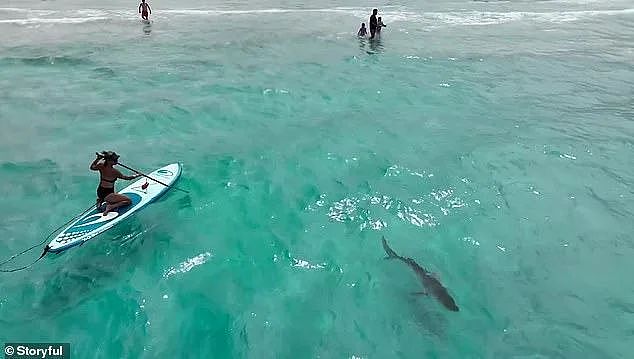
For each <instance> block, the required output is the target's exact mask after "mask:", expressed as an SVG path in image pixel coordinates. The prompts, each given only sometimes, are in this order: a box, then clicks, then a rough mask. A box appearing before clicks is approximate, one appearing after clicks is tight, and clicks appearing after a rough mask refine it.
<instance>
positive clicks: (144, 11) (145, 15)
mask: <svg viewBox="0 0 634 359" xmlns="http://www.w3.org/2000/svg"><path fill="white" fill-rule="evenodd" d="M148 10H149V11H150V14H151V13H152V9H151V8H150V4H146V3H145V0H141V3H140V4H139V13H140V14H141V18H142V19H143V20H146V21H149V20H148Z"/></svg>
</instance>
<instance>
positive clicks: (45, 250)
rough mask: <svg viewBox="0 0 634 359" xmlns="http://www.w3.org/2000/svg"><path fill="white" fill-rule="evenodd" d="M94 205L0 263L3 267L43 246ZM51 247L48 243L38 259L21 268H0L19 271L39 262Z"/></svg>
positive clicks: (1, 271)
mask: <svg viewBox="0 0 634 359" xmlns="http://www.w3.org/2000/svg"><path fill="white" fill-rule="evenodd" d="M93 207H95V205H94V204H91V205H90V207H88V208H86V209H85V210H84V211H83V212H81V213H80V214H78V215H76V216H75V217H73V218H71V219H70V220H69V221H68V222H66V223H64V224H62V225H61V226H59V227H57V228H56V229H55V230H54V231H53V232H51V233H49V235H48V236H46V238H44V240H43V241H41V242H40V243H38V244H36V245H33V246H32V247H29V248H27V249H25V250H23V251H22V252H20V253H18V254H14V255H12V256H11V257H10V258H9V259H7V260H5V261H4V262H2V263H0V267H2V266H3V265H5V264H7V263H9V262H11V261H12V260H14V259H15V258H17V257H19V256H21V255H23V254H24V253H27V252H29V251H31V250H32V249H34V248H37V247H39V246H41V245H42V244H44V243H46V241H48V240H49V239H50V238H51V236H52V235H53V234H55V233H57V231H59V230H60V229H62V228H63V227H65V226H67V225H68V224H69V223H70V222H72V221H74V220H75V219H77V218H78V217H81V216H83V215H84V214H85V213H86V212H88V211H89V210H91V209H92V208H93ZM48 250H49V247H48V244H47V245H46V247H44V251H43V252H42V255H40V257H39V258H38V259H36V260H35V261H34V262H33V263H31V264H29V265H26V266H24V267H21V268H13V269H0V273H12V272H17V271H21V270H24V269H27V268H30V267H31V266H33V265H34V264H35V263H37V262H38V261H39V260H40V259H42V258H44V255H46V253H48Z"/></svg>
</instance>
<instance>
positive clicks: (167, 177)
mask: <svg viewBox="0 0 634 359" xmlns="http://www.w3.org/2000/svg"><path fill="white" fill-rule="evenodd" d="M180 174H181V165H180V164H178V163H172V164H169V165H167V166H165V167H161V168H159V169H157V170H155V171H154V172H152V173H148V176H149V177H152V178H155V179H157V180H159V181H161V182H163V183H165V184H168V185H172V184H173V183H174V182H176V180H177V179H178V177H179V176H180ZM146 183H147V184H148V185H147V186H144V185H145V184H146ZM143 187H145V188H143ZM168 189H169V187H166V186H164V185H162V184H160V183H158V182H156V181H153V180H151V179H148V178H146V177H141V178H140V179H138V180H136V181H135V182H134V183H132V184H131V185H129V186H128V187H126V188H124V189H122V190H121V191H119V192H118V193H120V194H123V195H126V196H128V198H130V200H131V201H132V203H131V204H130V205H127V206H123V207H119V208H117V209H115V210H114V211H112V212H110V213H108V215H106V216H104V215H103V213H102V212H101V211H98V210H97V208H96V206H95V207H94V208H93V209H92V210H90V211H89V212H88V213H86V214H84V215H83V216H81V217H80V218H79V219H77V220H75V221H74V222H73V223H71V224H70V225H69V226H68V227H66V229H64V230H63V231H61V232H60V233H59V234H58V235H57V236H56V237H55V238H53V240H52V241H51V243H49V245H48V247H49V252H54V253H56V252H61V251H63V250H66V249H68V248H71V247H74V246H76V245H80V244H82V243H84V242H86V241H87V240H89V239H91V238H94V237H95V236H97V235H99V234H101V233H103V232H105V231H107V230H108V229H110V228H112V227H114V226H115V225H117V224H118V223H119V222H121V221H123V220H124V219H126V218H128V217H129V216H131V215H132V214H133V213H135V212H137V211H138V210H140V209H141V208H143V207H145V206H146V205H148V204H149V203H151V202H152V201H154V200H156V199H157V198H159V197H160V196H161V195H162V194H163V193H165V192H166V191H167V190H168Z"/></svg>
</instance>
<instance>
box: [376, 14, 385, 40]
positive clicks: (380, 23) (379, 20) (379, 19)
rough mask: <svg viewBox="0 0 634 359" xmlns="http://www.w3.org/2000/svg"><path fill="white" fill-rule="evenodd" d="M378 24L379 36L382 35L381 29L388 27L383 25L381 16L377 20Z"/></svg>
mask: <svg viewBox="0 0 634 359" xmlns="http://www.w3.org/2000/svg"><path fill="white" fill-rule="evenodd" d="M377 20H378V21H377V24H376V34H377V35H379V36H380V35H381V28H383V27H386V25H385V24H384V23H383V20H381V17H380V16H379V17H378V18H377Z"/></svg>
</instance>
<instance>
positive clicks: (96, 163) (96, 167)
mask: <svg viewBox="0 0 634 359" xmlns="http://www.w3.org/2000/svg"><path fill="white" fill-rule="evenodd" d="M101 158H102V156H101V155H99V154H97V158H95V160H94V161H92V163H91V164H90V169H91V170H93V171H97V170H99V168H101V164H100V163H99V161H100V160H101Z"/></svg>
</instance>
